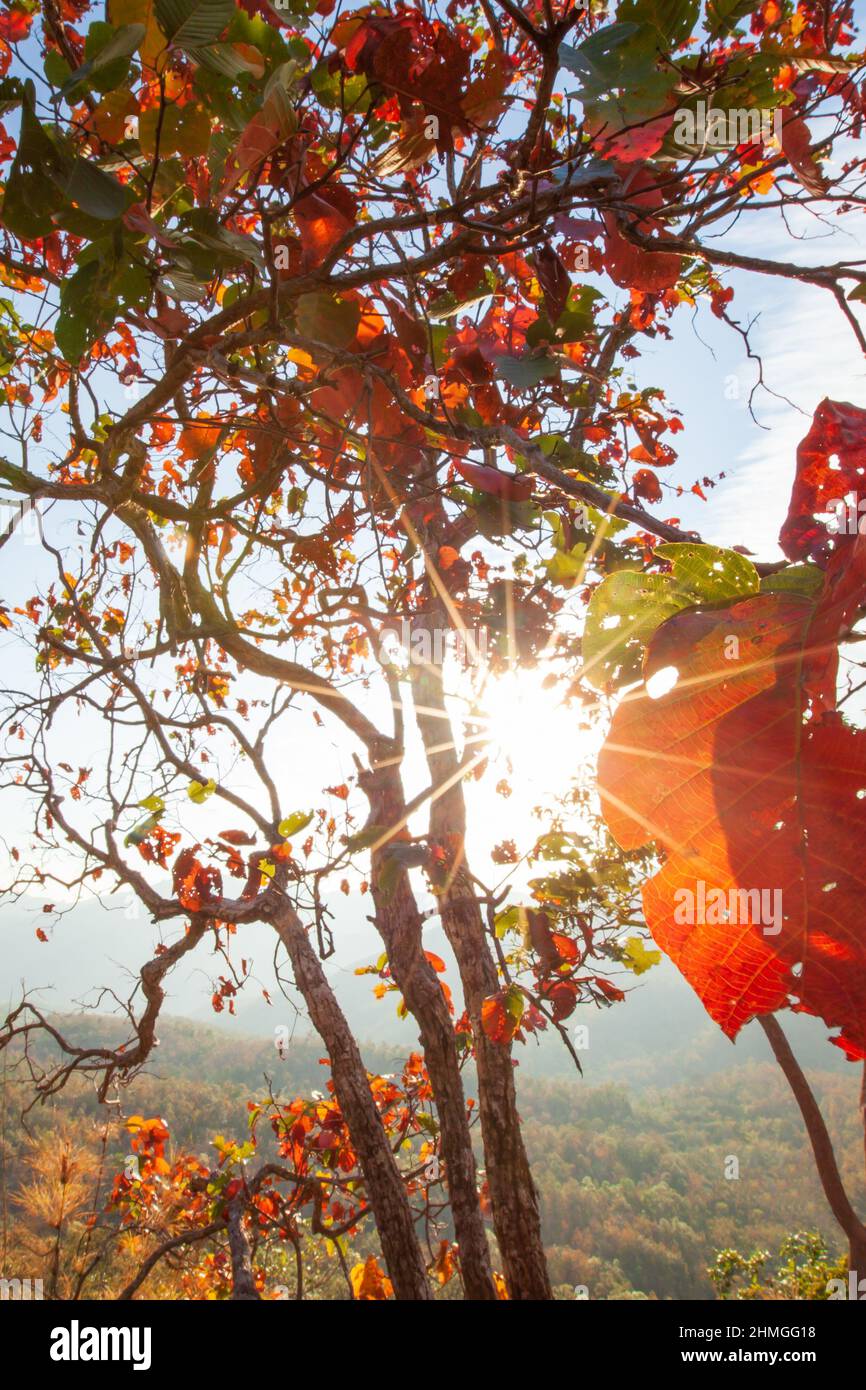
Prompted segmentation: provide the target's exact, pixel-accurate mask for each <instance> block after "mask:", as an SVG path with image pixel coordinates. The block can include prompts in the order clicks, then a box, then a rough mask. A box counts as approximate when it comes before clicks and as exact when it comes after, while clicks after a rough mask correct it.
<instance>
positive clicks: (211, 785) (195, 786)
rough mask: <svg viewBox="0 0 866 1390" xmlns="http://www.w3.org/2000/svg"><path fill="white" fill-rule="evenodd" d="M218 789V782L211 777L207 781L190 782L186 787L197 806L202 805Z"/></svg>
mask: <svg viewBox="0 0 866 1390" xmlns="http://www.w3.org/2000/svg"><path fill="white" fill-rule="evenodd" d="M215 791H216V782H215V781H214V780H213V778H212V777H211V778H210V779H209V781H207V782H196V781H194V780H193V781H192V782H190V784H189V786H188V787H187V789H186V794H187V796H188V797H189V799H190V801H194V802H195V804H196V806H201V805H203V804H204V802H205V801H207V799H208V797H209V796H213V794H214V792H215Z"/></svg>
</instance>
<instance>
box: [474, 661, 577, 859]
mask: <svg viewBox="0 0 866 1390" xmlns="http://www.w3.org/2000/svg"><path fill="white" fill-rule="evenodd" d="M566 691H567V683H566V682H565V681H560V680H557V679H556V678H555V677H554V676H553V675H552V674H551V672H550V668H549V666H546V667H545V669H542V668H540V667H537V668H534V669H519V670H517V669H516V670H513V671H510V672H507V673H506V674H505V675H502V676H499V677H498V678H491V679H490V680H488V682H487V683H486V685H485V688H484V690H483V692H482V694H481V697H480V698H479V701H478V705H477V718H474V719H473V721H472V724H471V726H470V728H471V729H472V732H471V733H470V736H469V737H470V743H469V745H468V747H469V748H471V746H472V743H476V744H477V754H478V756H479V758H481V757H485V758H486V759H487V763H486V766H485V768H484V774H483V777H481V778H480V779H479V780H478V781H477V782H473V781H472V780H469V781H468V782H467V784H466V796H467V800H468V801H469V802H470V804H471V805H472V806H473V807H474V811H475V814H474V815H470V817H469V824H470V826H472V827H473V837H474V838H475V839H476V843H477V848H478V850H481V851H482V852H483V853H484V854H485V855H487V854H489V853H490V849H491V848H492V847H493V846H494V845H496V844H499V843H501V842H502V841H503V840H512V841H514V842H515V844H516V845H517V846H518V848H519V849H520V851H521V852H525V851H526V850H528V849H529V848H531V846H532V844H533V843H534V840H535V838H536V837H537V836H538V834H539V833H541V831H542V829H543V821H541V820H539V819H538V817H537V816H535V815H534V814H533V810H534V808H535V807H536V806H541V807H545V806H548V807H550V806H554V805H556V804H557V803H558V802H559V801H560V800H561V798H563V797H565V796H566V795H567V793H568V792H569V790H570V788H571V787H572V785H573V783H574V781H575V779H576V778H582V779H586V778H587V777H588V776H589V775H590V773H591V770H592V769H593V768H594V766H595V761H596V758H597V756H598V750H599V748H600V746H601V742H602V739H603V734H604V730H603V727H602V721H601V720H599V719H598V718H597V717H594V716H593V714H592V713H590V712H587V711H586V709H585V708H584V706H582V705H581V704H580V703H579V702H577V701H574V700H572V701H571V702H566V698H565V696H566Z"/></svg>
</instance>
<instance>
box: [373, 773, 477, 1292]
mask: <svg viewBox="0 0 866 1390" xmlns="http://www.w3.org/2000/svg"><path fill="white" fill-rule="evenodd" d="M359 780H360V784H361V786H362V787H363V789H364V791H365V793H366V795H367V797H368V799H369V802H370V821H369V824H370V825H373V826H382V827H391V828H394V827H402V825H403V824H404V821H405V810H406V806H405V799H404V795H403V787H402V783H401V780H400V774H399V770H398V767H397V765H396V763H395V762H394V761H393V760H392V759H388V760H386V761H385V762H384V763H383V764H382V765H379V766H374V767H372V768H370V769H368V770H367V771H365V772H364V773H362V774H361V777H360V779H359ZM398 843H399V841H398ZM383 885H384V886H383ZM371 892H372V895H373V901H374V904H375V907H376V919H375V920H376V927H377V930H378V931H379V933H380V935H381V937H382V940H383V942H384V943H385V948H386V950H387V952H388V961H389V964H390V967H391V973H392V975H393V977H394V980H395V982H396V984H397V985H398V986H399V988H400V990H401V992H402V995H403V999H404V1001H405V1004H406V1007H407V1009H408V1010H409V1012H410V1013H411V1014H412V1015H413V1016H414V1018H415V1020H416V1022H417V1024H418V1030H419V1034H420V1038H421V1046H422V1047H423V1049H424V1060H425V1062H426V1065H427V1071H428V1073H429V1076H430V1081H431V1084H432V1087H433V1091H434V1094H435V1097H436V1108H437V1111H438V1114H439V1124H440V1129H441V1153H442V1157H443V1159H444V1160H445V1181H446V1184H447V1187H448V1194H449V1197H450V1200H451V1214H452V1217H453V1219H454V1231H455V1235H456V1237H457V1244H458V1247H459V1252H460V1273H461V1275H462V1278H463V1287H464V1291H465V1293H466V1297H467V1298H470V1299H481V1300H484V1301H492V1300H493V1299H495V1298H496V1297H497V1294H496V1286H495V1284H494V1282H493V1273H492V1269H491V1265H490V1251H489V1248H488V1245H487V1236H486V1233H485V1230H484V1222H483V1219H482V1216H481V1208H480V1206H479V1202H478V1180H477V1173H476V1167H475V1155H474V1153H473V1149H472V1136H471V1133H470V1130H469V1119H468V1114H467V1108H466V1099H465V1096H464V1093H463V1082H462V1079H461V1076H460V1067H459V1062H458V1056H457V1044H456V1040H455V1036H454V1028H453V1024H452V1021H451V1017H450V1014H449V1011H448V1005H447V1003H446V1001H445V996H444V994H443V992H442V988H441V986H440V984H439V980H438V978H437V976H436V972H435V971H434V969H433V967H432V966H431V965H430V962H429V961H428V960H427V958H426V956H425V955H424V947H423V939H422V928H423V922H422V918H421V914H420V912H419V910H418V905H417V903H416V901H415V895H414V893H413V891H412V886H411V884H410V882H409V876H408V874H407V873H406V871H405V869H403V868H402V867H400V866H398V865H397V864H395V862H394V860H393V859H389V857H388V844H387V841H386V843H385V844H383V845H381V846H374V847H373V850H372V866H371Z"/></svg>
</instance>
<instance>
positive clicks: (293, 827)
mask: <svg viewBox="0 0 866 1390" xmlns="http://www.w3.org/2000/svg"><path fill="white" fill-rule="evenodd" d="M312 819H313V812H312V811H294V812H293V813H292V815H290V816H286V818H285V820H281V821H280V823H279V825H278V827H277V834H278V835H280V836H281V837H282V838H283V839H284V840H288V838H289V836H290V835H297V834H298V832H299V831H301V830H306V828H307V826H308V825H309V824H310V821H311V820H312Z"/></svg>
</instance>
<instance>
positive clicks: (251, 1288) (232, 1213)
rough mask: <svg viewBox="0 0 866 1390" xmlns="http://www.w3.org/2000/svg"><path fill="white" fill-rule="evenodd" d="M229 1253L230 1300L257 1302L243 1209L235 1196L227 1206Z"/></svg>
mask: <svg viewBox="0 0 866 1390" xmlns="http://www.w3.org/2000/svg"><path fill="white" fill-rule="evenodd" d="M228 1226H229V1253H230V1254H231V1260H232V1301H233V1302H236V1303H237V1302H245V1303H253V1302H255V1303H258V1302H260V1301H261V1296H260V1294H259V1291H258V1289H257V1288H256V1285H255V1280H254V1279H253V1270H252V1262H251V1259H250V1246H249V1241H248V1240H247V1233H246V1231H245V1230H244V1209H243V1205H242V1203H241V1202H239V1201H238V1200H237V1198H236V1199H235V1200H234V1201H233V1202H232V1203H231V1205H230V1206H229V1221H228Z"/></svg>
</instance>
